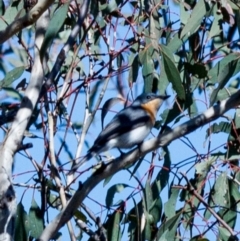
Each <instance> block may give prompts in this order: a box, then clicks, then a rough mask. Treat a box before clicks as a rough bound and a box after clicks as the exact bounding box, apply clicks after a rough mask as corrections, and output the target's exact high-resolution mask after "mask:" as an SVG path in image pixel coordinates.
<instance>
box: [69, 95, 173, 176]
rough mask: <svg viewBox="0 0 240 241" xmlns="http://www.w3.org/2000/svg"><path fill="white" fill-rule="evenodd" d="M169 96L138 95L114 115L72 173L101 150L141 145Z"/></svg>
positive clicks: (73, 168)
mask: <svg viewBox="0 0 240 241" xmlns="http://www.w3.org/2000/svg"><path fill="white" fill-rule="evenodd" d="M168 97H169V96H168V95H157V94H154V93H144V94H141V95H140V96H138V97H137V98H136V99H135V100H134V102H133V103H132V104H131V105H130V106H128V107H126V108H125V109H123V110H121V111H120V112H119V113H117V114H116V115H115V116H114V118H113V119H112V120H111V121H110V122H109V124H108V125H107V126H106V127H105V128H104V129H103V130H102V132H101V133H100V134H99V136H98V137H97V139H96V140H95V142H94V144H93V146H92V147H91V148H90V149H89V151H88V153H87V155H86V156H85V157H83V159H82V160H81V161H80V162H78V163H76V164H75V165H74V166H73V167H72V169H71V171H70V173H73V172H75V171H76V170H77V169H78V168H79V167H80V166H81V165H82V164H83V163H84V162H86V161H88V160H89V159H91V158H92V157H94V156H96V155H97V154H100V153H101V152H104V151H107V150H110V149H112V148H119V149H121V148H123V149H126V148H132V147H133V146H135V145H139V144H140V143H141V142H142V141H143V140H144V139H145V138H146V137H147V135H148V134H149V133H150V131H151V129H152V127H153V126H154V124H155V121H156V114H157V112H158V110H159V108H160V107H161V105H162V103H163V101H164V100H166V99H167V98H168Z"/></svg>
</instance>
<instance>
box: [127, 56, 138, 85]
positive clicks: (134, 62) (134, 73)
mask: <svg viewBox="0 0 240 241" xmlns="http://www.w3.org/2000/svg"><path fill="white" fill-rule="evenodd" d="M129 65H130V69H129V75H128V83H129V86H132V83H135V82H136V81H137V77H138V69H139V56H138V55H135V54H131V55H130V57H129Z"/></svg>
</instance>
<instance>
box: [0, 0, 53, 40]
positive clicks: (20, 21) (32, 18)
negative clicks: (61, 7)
mask: <svg viewBox="0 0 240 241" xmlns="http://www.w3.org/2000/svg"><path fill="white" fill-rule="evenodd" d="M53 2H54V1H53V0H42V1H38V3H37V4H36V5H35V6H34V7H33V8H32V9H31V10H30V11H29V12H28V13H26V14H25V15H24V16H23V17H21V18H17V19H16V20H15V21H14V22H12V23H11V24H10V25H8V26H7V28H6V29H5V30H2V31H0V44H2V43H4V42H5V41H7V40H8V39H9V38H11V37H12V36H13V35H14V34H16V33H18V32H19V31H21V30H22V29H24V28H26V27H27V26H30V25H31V24H33V23H35V22H36V21H37V20H38V19H39V17H40V16H41V15H42V14H43V13H44V12H45V11H46V10H47V9H48V8H49V7H50V5H51V4H52V3H53Z"/></svg>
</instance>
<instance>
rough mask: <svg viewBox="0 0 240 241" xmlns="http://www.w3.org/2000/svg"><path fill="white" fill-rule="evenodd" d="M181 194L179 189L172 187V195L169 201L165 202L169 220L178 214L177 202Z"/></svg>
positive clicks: (165, 210)
mask: <svg viewBox="0 0 240 241" xmlns="http://www.w3.org/2000/svg"><path fill="white" fill-rule="evenodd" d="M178 195H179V189H175V188H172V187H171V188H170V197H169V199H168V201H167V202H166V203H165V204H164V212H165V215H166V217H167V219H168V220H169V219H170V218H172V217H174V215H175V214H176V204H177V198H178Z"/></svg>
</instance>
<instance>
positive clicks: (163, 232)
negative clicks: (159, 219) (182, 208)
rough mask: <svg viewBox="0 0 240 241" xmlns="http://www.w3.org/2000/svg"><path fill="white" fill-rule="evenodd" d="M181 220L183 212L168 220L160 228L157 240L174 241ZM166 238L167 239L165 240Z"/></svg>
mask: <svg viewBox="0 0 240 241" xmlns="http://www.w3.org/2000/svg"><path fill="white" fill-rule="evenodd" d="M180 219H181V212H179V213H178V214H176V215H175V216H173V217H172V218H169V219H167V221H165V222H164V223H163V224H162V225H161V226H160V228H159V230H158V233H157V239H156V240H159V241H160V240H174V239H173V237H175V234H176V230H177V227H178V225H179V221H180ZM163 238H165V239H163Z"/></svg>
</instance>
